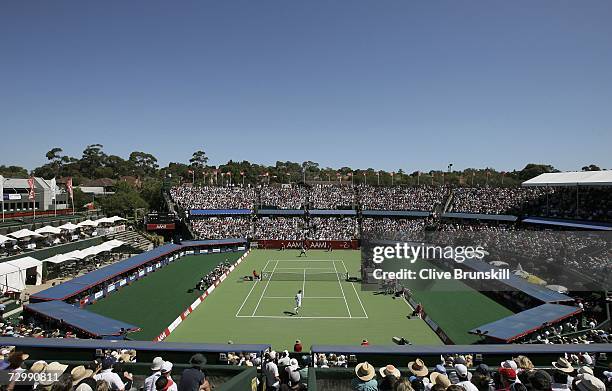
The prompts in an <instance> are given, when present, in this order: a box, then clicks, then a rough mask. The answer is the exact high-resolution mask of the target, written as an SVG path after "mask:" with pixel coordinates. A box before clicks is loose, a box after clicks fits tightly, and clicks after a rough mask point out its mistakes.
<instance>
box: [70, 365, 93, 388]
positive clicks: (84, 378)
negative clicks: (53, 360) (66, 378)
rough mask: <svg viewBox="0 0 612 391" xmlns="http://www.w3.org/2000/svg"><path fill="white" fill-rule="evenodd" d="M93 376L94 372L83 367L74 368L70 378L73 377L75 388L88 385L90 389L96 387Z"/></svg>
mask: <svg viewBox="0 0 612 391" xmlns="http://www.w3.org/2000/svg"><path fill="white" fill-rule="evenodd" d="M92 375H93V371H92V370H91V369H86V368H85V366H83V365H79V366H77V367H74V368H73V369H72V371H70V376H72V385H73V386H74V387H75V388H77V387H78V386H79V385H80V384H81V383H83V384H87V385H88V386H89V387H92V386H93V387H95V385H96V381H95V380H94V378H93V377H92Z"/></svg>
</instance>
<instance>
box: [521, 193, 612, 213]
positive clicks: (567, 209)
mask: <svg viewBox="0 0 612 391" xmlns="http://www.w3.org/2000/svg"><path fill="white" fill-rule="evenodd" d="M523 209H524V213H525V214H528V215H536V216H546V217H552V218H561V219H578V220H590V221H591V220H592V221H603V222H610V221H612V197H610V189H606V188H599V187H581V188H579V189H576V188H561V187H556V188H550V189H549V190H548V197H540V198H538V199H536V200H534V201H533V202H530V203H529V204H527V205H523Z"/></svg>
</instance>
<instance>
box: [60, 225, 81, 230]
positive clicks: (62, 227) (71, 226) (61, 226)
mask: <svg viewBox="0 0 612 391" xmlns="http://www.w3.org/2000/svg"><path fill="white" fill-rule="evenodd" d="M58 228H59V229H62V230H65V231H74V230H75V229H77V228H79V226H78V225H75V224H72V223H66V224H64V225H60V226H59V227H58Z"/></svg>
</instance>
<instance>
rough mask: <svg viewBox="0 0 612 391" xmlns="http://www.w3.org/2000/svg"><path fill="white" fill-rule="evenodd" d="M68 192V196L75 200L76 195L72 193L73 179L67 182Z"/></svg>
mask: <svg viewBox="0 0 612 391" xmlns="http://www.w3.org/2000/svg"><path fill="white" fill-rule="evenodd" d="M66 190H68V194H70V199H71V200H73V199H74V194H73V193H72V178H68V180H67V181H66Z"/></svg>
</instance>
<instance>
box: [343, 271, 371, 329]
mask: <svg viewBox="0 0 612 391" xmlns="http://www.w3.org/2000/svg"><path fill="white" fill-rule="evenodd" d="M340 262H342V266H343V267H344V271H345V272H347V273H348V269H347V268H346V264H345V263H344V261H342V260H341V261H340ZM351 285H352V286H353V290H354V291H355V295H356V296H357V300H359V304H361V309H362V310H363V314H364V315H365V317H366V318H367V317H368V313H367V312H366V310H365V307H364V306H363V303H362V302H361V297H359V293H357V289H356V288H355V283H354V282H351Z"/></svg>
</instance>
